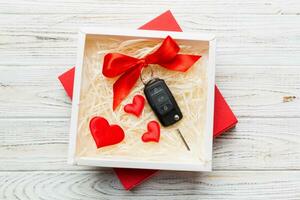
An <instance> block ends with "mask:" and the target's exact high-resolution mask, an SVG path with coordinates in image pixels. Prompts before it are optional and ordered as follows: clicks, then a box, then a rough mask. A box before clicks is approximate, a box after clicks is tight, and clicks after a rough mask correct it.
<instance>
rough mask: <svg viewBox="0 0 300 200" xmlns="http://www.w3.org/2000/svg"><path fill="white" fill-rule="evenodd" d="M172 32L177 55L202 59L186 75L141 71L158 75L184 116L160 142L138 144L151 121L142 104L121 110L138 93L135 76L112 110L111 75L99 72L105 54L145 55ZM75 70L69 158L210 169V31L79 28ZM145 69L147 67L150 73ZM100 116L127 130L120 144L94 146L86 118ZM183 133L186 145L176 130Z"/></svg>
mask: <svg viewBox="0 0 300 200" xmlns="http://www.w3.org/2000/svg"><path fill="white" fill-rule="evenodd" d="M167 36H171V37H172V38H173V39H174V40H175V41H176V42H177V43H178V45H179V46H180V53H185V54H193V55H200V56H201V58H200V59H199V60H198V61H197V62H196V63H195V64H194V65H193V66H192V67H191V68H190V69H189V70H188V71H186V72H177V71H172V70H168V69H164V68H163V67H161V66H158V65H151V66H150V67H147V69H145V73H144V74H143V76H150V74H151V73H150V72H149V71H151V70H152V71H153V72H154V77H159V78H161V79H163V80H165V82H166V83H167V85H168V87H169V88H170V90H171V91H172V93H173V95H174V97H175V99H176V101H177V103H178V105H179V107H180V109H181V111H182V114H183V118H182V120H180V121H179V122H178V123H175V124H174V125H172V126H169V127H163V126H161V129H160V132H161V133H160V140H159V142H147V143H145V142H143V141H142V140H141V137H142V135H143V133H145V132H146V131H147V123H148V122H149V121H152V120H156V117H155V115H154V113H153V111H152V110H151V108H150V106H149V105H148V104H147V103H146V105H145V108H144V110H143V112H142V115H141V116H140V117H136V116H133V115H129V114H128V113H126V112H124V110H123V109H124V106H125V105H126V104H128V103H131V102H132V99H133V97H134V96H135V95H136V94H141V95H143V88H144V85H143V84H142V82H141V81H140V80H138V82H137V83H136V84H135V87H134V88H133V89H132V90H131V92H130V94H129V95H128V96H127V97H126V98H125V99H124V100H123V101H122V102H121V104H120V105H119V106H118V107H117V108H116V109H115V110H113V108H112V104H113V103H112V102H113V84H114V82H115V81H116V78H106V77H105V76H104V75H103V74H102V66H103V60H104V56H105V55H106V54H107V53H115V52H118V53H122V54H126V55H130V56H133V57H143V56H145V55H146V54H149V53H150V52H152V51H153V50H155V49H156V48H157V47H158V46H159V45H160V44H161V43H162V41H163V40H164V39H165V38H166V37H167ZM76 66H77V67H76V71H75V81H74V91H73V104H72V119H71V136H70V148H69V162H70V163H72V164H77V165H89V166H101V167H119V168H141V169H163V170H186V171H210V170H211V164H212V161H211V160H212V136H213V113H214V110H213V109H214V87H215V86H214V76H215V75H214V73H215V38H214V36H213V35H208V34H195V33H193V34H192V33H181V32H165V31H145V30H124V29H122V30H120V29H107V28H83V29H81V31H80V33H79V45H78V55H77V65H76ZM149 69H151V70H149ZM95 116H102V117H104V118H105V119H107V120H108V122H109V123H110V124H118V125H119V126H120V127H122V129H123V130H124V133H125V138H124V140H123V141H122V142H120V143H118V144H115V145H111V146H106V147H101V148H97V146H96V144H95V141H94V139H93V137H92V135H91V133H90V130H89V124H90V120H91V119H92V118H93V117H95ZM177 129H179V130H180V132H181V133H182V135H183V136H184V138H185V140H186V142H187V144H188V146H189V148H190V150H188V149H187V148H186V146H185V145H184V143H183V141H182V139H181V138H180V136H179V135H178V134H177Z"/></svg>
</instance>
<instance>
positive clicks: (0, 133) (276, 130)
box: [0, 118, 300, 171]
mask: <svg viewBox="0 0 300 200" xmlns="http://www.w3.org/2000/svg"><path fill="white" fill-rule="evenodd" d="M298 122H299V119H298V118H297V119H285V118H280V119H277V118H275V119H273V118H241V119H240V121H239V124H238V126H237V127H236V128H235V129H233V130H232V131H231V132H228V133H226V134H224V135H223V136H221V137H219V138H217V139H215V142H214V150H213V168H214V170H271V169H273V170H283V169H288V170H289V169H294V170H300V124H299V123H298ZM0 127H1V129H0V138H2V139H1V143H0V163H1V165H0V171H7V170H13V171H15V170H75V169H77V170H82V169H89V170H90V169H93V168H87V167H73V166H69V165H67V164H66V163H67V158H66V156H67V148H68V139H69V138H68V136H69V134H68V132H69V120H66V119H42V120H41V119H6V120H5V119H2V120H0Z"/></svg>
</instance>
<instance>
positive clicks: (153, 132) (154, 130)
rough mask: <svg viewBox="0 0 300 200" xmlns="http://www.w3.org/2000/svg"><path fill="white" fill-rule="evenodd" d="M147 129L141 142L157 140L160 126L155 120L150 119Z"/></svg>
mask: <svg viewBox="0 0 300 200" xmlns="http://www.w3.org/2000/svg"><path fill="white" fill-rule="evenodd" d="M147 129H148V131H147V132H146V133H144V134H143V136H142V140H143V142H159V138H160V126H159V123H158V122H157V121H151V122H149V123H148V125H147Z"/></svg>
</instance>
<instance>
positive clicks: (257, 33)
mask: <svg viewBox="0 0 300 200" xmlns="http://www.w3.org/2000/svg"><path fill="white" fill-rule="evenodd" d="M27 4H28V6H31V4H30V3H27ZM46 5H47V4H46ZM46 5H45V6H46ZM53 5H55V4H53ZM188 5H189V4H188ZM200 5H201V4H200ZM79 6H80V4H79ZM46 8H47V9H50V8H51V6H50V8H48V7H46ZM71 8H72V7H70V8H69V9H70V10H72V9H71ZM28 10H34V9H28ZM50 10H56V9H50ZM74 10H76V9H74ZM136 10H138V9H136ZM189 10H190V8H189ZM110 12H112V11H110ZM142 12H144V11H142ZM150 12H152V13H151V14H150V13H149V16H148V15H145V14H141V13H135V12H131V14H126V13H125V14H122V13H120V14H118V15H116V14H115V13H110V14H109V13H105V12H102V11H101V9H100V11H99V13H97V14H90V13H88V14H69V15H63V14H53V15H52V14H51V15H49V14H46V15H39V14H33V15H24V14H1V15H0V27H1V32H0V34H1V37H0V65H9V66H18V65H21V64H25V65H31V66H39V65H49V64H51V65H60V66H70V65H74V64H75V60H76V58H75V57H76V45H77V32H78V29H79V27H81V26H104V27H120V28H133V29H136V28H137V27H139V26H140V25H142V24H143V23H145V22H147V21H148V20H150V19H151V18H152V17H154V16H155V15H157V14H159V12H155V11H150ZM174 13H175V15H176V18H177V19H178V21H179V23H180V24H181V25H182V27H183V29H184V31H190V32H204V33H213V34H215V35H216V36H217V39H218V42H217V65H230V66H232V65H236V66H240V65H260V66H261V65H263V66H268V65H269V66H272V65H282V66H287V65H293V66H295V65H298V66H299V65H300V40H299V39H298V36H299V34H300V26H299V21H300V16H299V15H240V16H239V17H237V16H236V15H214V14H211V15H210V14H201V15H200V14H199V13H198V11H197V13H195V14H192V13H191V14H189V15H186V14H185V13H178V14H177V13H176V12H174Z"/></svg>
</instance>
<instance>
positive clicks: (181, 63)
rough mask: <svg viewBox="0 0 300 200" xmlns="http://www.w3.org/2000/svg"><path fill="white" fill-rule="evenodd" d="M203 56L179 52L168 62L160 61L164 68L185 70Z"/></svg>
mask: <svg viewBox="0 0 300 200" xmlns="http://www.w3.org/2000/svg"><path fill="white" fill-rule="evenodd" d="M200 58H201V56H197V55H187V54H177V55H176V56H175V57H174V59H173V60H171V61H170V62H168V63H160V65H161V66H163V67H164V68H167V69H170V70H175V71H181V72H185V71H187V70H188V69H189V68H190V67H192V66H193V65H194V64H195V62H197V61H198V60H199V59H200Z"/></svg>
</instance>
